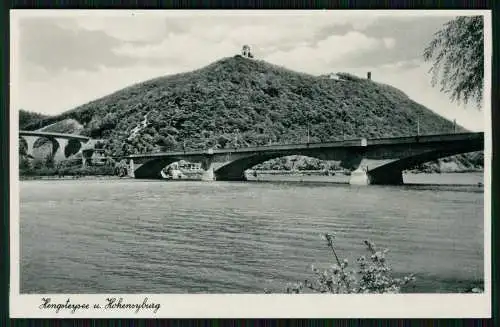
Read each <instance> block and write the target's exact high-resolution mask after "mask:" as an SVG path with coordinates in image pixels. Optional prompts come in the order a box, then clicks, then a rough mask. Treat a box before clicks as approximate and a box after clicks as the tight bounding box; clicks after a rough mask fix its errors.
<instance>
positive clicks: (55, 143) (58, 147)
mask: <svg viewBox="0 0 500 327" xmlns="http://www.w3.org/2000/svg"><path fill="white" fill-rule="evenodd" d="M68 142H69V140H68V139H59V138H56V139H52V147H53V148H52V157H53V158H54V161H56V162H57V161H63V160H65V159H66V153H65V150H66V146H67V145H68ZM54 148H55V149H54Z"/></svg>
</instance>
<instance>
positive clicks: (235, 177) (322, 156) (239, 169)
mask: <svg viewBox="0 0 500 327" xmlns="http://www.w3.org/2000/svg"><path fill="white" fill-rule="evenodd" d="M293 155H297V156H304V157H309V158H315V159H319V160H335V161H343V160H345V154H344V153H343V151H336V153H335V154H332V153H325V152H319V151H311V150H306V151H304V150H299V151H292V152H289V153H269V154H253V155H248V156H244V157H241V158H238V159H236V160H234V161H231V162H228V163H227V164H225V165H223V166H221V167H219V168H218V169H216V170H215V171H214V174H215V179H216V180H221V181H241V180H246V179H247V178H246V176H245V171H246V170H247V169H250V168H252V167H254V166H256V165H258V164H261V163H263V162H266V161H268V160H272V159H277V158H283V157H288V156H293Z"/></svg>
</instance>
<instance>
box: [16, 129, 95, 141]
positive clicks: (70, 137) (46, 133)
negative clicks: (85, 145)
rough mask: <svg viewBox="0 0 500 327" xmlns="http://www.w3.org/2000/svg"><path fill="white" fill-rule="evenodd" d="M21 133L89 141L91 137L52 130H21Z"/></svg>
mask: <svg viewBox="0 0 500 327" xmlns="http://www.w3.org/2000/svg"><path fill="white" fill-rule="evenodd" d="M19 135H21V136H22V135H25V136H40V137H44V136H45V137H55V138H61V139H73V140H80V141H88V140H90V137H87V136H83V135H75V134H64V133H52V132H38V131H19Z"/></svg>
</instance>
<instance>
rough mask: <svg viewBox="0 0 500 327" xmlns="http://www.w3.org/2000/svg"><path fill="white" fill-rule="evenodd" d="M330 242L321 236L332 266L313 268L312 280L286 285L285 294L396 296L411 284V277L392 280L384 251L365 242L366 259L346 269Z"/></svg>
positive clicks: (327, 237)
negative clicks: (333, 261)
mask: <svg viewBox="0 0 500 327" xmlns="http://www.w3.org/2000/svg"><path fill="white" fill-rule="evenodd" d="M334 238H335V236H334V235H333V234H328V233H327V234H325V235H324V239H325V240H326V242H327V245H328V247H329V248H330V249H331V250H332V254H333V256H334V258H335V263H334V264H333V265H332V266H331V267H330V268H328V269H326V270H323V271H320V270H319V269H318V268H315V267H314V266H313V267H312V271H313V273H314V278H313V280H305V281H304V282H303V283H302V282H300V283H295V284H293V285H288V286H287V288H286V292H287V293H302V292H303V291H304V290H311V291H313V292H319V293H334V294H353V293H400V291H401V287H403V286H404V285H407V284H408V283H410V282H413V281H414V280H415V277H414V276H413V274H410V275H407V276H404V277H403V278H395V277H394V276H393V275H392V269H391V267H390V266H389V265H388V263H387V261H386V258H385V255H386V253H387V252H388V250H387V249H378V248H377V247H376V246H375V244H374V243H373V242H370V241H367V240H365V241H364V243H365V245H366V247H367V250H368V253H369V257H366V256H361V257H359V258H358V259H357V260H356V261H357V266H358V267H357V268H348V267H349V262H348V260H347V259H343V260H340V259H339V257H338V255H337V252H336V251H335V247H334Z"/></svg>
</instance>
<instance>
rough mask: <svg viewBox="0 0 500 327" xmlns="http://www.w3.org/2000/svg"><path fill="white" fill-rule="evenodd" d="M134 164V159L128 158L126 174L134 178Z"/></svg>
mask: <svg viewBox="0 0 500 327" xmlns="http://www.w3.org/2000/svg"><path fill="white" fill-rule="evenodd" d="M134 171H135V164H134V159H130V161H129V162H128V171H127V173H128V176H129V177H132V178H135V173H134Z"/></svg>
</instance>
